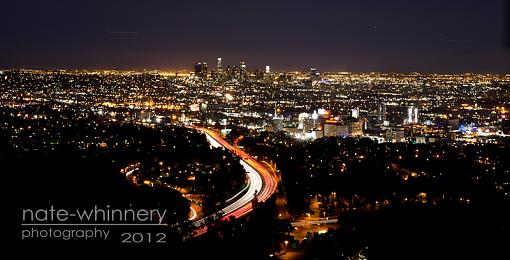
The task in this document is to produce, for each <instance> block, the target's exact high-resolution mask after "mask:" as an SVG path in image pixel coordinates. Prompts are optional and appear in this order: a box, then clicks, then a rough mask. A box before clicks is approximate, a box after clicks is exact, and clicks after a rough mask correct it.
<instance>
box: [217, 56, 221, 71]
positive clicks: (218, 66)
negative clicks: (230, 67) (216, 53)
mask: <svg viewBox="0 0 510 260" xmlns="http://www.w3.org/2000/svg"><path fill="white" fill-rule="evenodd" d="M216 69H218V70H220V69H222V67H221V58H218V64H217V65H216Z"/></svg>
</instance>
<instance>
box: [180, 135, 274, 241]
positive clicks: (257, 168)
mask: <svg viewBox="0 0 510 260" xmlns="http://www.w3.org/2000/svg"><path fill="white" fill-rule="evenodd" d="M189 127H190V128H192V129H196V130H198V131H200V132H202V133H204V134H205V135H206V137H207V140H208V141H209V143H210V144H211V146H213V147H220V146H222V147H224V148H225V149H227V150H229V151H230V152H232V153H234V154H235V155H237V156H239V157H240V158H241V159H240V163H241V165H242V166H243V167H244V169H245V170H246V175H247V177H248V180H249V183H248V190H247V191H246V193H244V195H243V196H241V197H240V198H239V199H238V200H236V201H234V202H233V203H231V204H230V205H228V206H226V207H225V208H223V209H222V210H221V212H222V214H221V215H222V218H221V219H222V220H228V219H229V218H230V217H235V218H239V217H242V216H245V215H246V214H248V213H250V212H251V211H252V210H253V207H252V200H253V199H254V198H255V196H256V197H257V200H258V201H259V202H260V203H263V202H265V201H266V200H267V199H269V198H270V197H271V196H272V195H273V194H274V193H275V192H276V187H277V183H278V180H277V177H276V176H274V175H272V174H271V173H270V172H269V171H268V170H267V169H266V168H265V167H264V166H262V165H261V164H260V163H259V162H258V161H257V160H255V159H254V158H253V157H251V156H250V155H249V154H247V153H245V152H244V151H242V150H240V149H238V148H236V147H234V146H232V145H231V144H229V143H228V142H227V141H225V140H223V139H222V138H221V137H220V136H219V135H218V134H217V133H216V132H214V131H213V130H210V129H207V128H203V127H196V126H189ZM236 196H238V194H236ZM209 217H212V216H208V217H204V218H202V219H199V220H197V221H195V222H193V225H194V226H195V227H197V229H196V230H194V231H193V233H192V236H194V237H196V236H200V235H202V234H204V233H206V232H207V226H205V225H204V224H205V221H206V219H207V218H209Z"/></svg>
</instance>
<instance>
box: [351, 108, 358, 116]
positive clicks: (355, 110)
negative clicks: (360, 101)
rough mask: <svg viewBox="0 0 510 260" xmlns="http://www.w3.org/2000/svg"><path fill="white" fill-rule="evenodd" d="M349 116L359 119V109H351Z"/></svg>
mask: <svg viewBox="0 0 510 260" xmlns="http://www.w3.org/2000/svg"><path fill="white" fill-rule="evenodd" d="M351 115H352V117H354V118H359V107H355V108H353V109H351Z"/></svg>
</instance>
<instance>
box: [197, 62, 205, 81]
mask: <svg viewBox="0 0 510 260" xmlns="http://www.w3.org/2000/svg"><path fill="white" fill-rule="evenodd" d="M195 76H197V77H202V78H207V63H205V62H199V63H196V64H195Z"/></svg>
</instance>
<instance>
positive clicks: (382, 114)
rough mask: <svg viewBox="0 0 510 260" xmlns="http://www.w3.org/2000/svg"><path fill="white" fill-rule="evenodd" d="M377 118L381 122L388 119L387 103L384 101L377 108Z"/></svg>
mask: <svg viewBox="0 0 510 260" xmlns="http://www.w3.org/2000/svg"><path fill="white" fill-rule="evenodd" d="M377 119H378V120H379V122H381V123H382V122H384V121H386V103H384V102H383V103H380V104H379V109H378V110H377Z"/></svg>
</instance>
